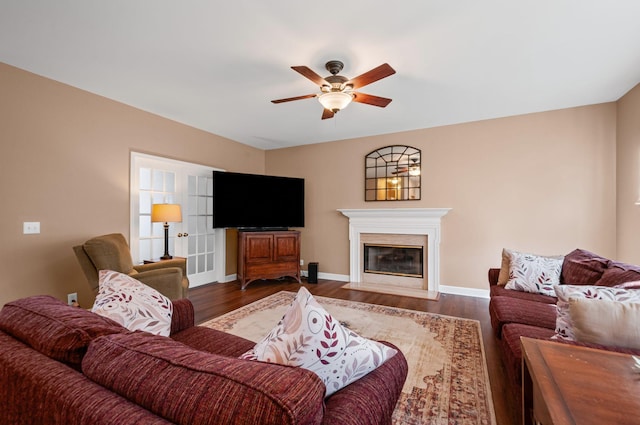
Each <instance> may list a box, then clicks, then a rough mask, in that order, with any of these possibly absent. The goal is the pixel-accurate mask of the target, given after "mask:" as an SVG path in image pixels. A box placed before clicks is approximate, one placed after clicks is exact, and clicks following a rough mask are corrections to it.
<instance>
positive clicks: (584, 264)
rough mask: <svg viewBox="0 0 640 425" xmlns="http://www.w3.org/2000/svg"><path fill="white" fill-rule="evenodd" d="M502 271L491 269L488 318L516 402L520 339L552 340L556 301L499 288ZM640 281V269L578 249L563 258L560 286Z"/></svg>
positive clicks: (519, 381)
mask: <svg viewBox="0 0 640 425" xmlns="http://www.w3.org/2000/svg"><path fill="white" fill-rule="evenodd" d="M499 274H500V269H497V268H495V269H489V274H488V277H489V290H490V301H489V316H490V318H491V326H492V328H493V331H494V335H495V337H496V338H497V340H498V345H499V347H500V350H501V352H502V355H503V361H504V366H505V371H506V374H507V379H508V381H509V384H510V388H511V392H512V393H513V395H514V397H515V400H516V401H517V402H519V401H520V397H521V383H522V379H521V378H522V377H521V373H522V372H521V369H522V348H521V343H520V338H521V337H528V338H535V339H552V337H553V336H554V335H555V328H556V316H557V312H556V302H557V298H556V297H552V296H547V295H542V294H534V293H528V292H520V291H515V290H510V289H506V288H505V287H504V286H500V285H498V276H499ZM634 281H640V267H639V266H634V265H631V264H625V263H620V262H616V261H612V260H609V259H607V258H604V257H601V256H599V255H597V254H594V253H591V252H589V251H586V250H583V249H576V250H574V251H572V252H570V253H569V254H567V255H566V256H565V257H564V260H563V263H562V272H561V276H560V284H561V285H562V284H566V285H598V286H610V287H613V286H623V287H624V286H625V284H626V283H628V282H634ZM559 342H563V343H568V344H574V345H582V346H588V347H594V348H600V349H607V350H614V351H619V352H626V353H631V354H640V351H639V350H631V349H624V348H618V347H615V348H614V347H604V346H601V345H595V344H586V343H579V342H574V341H564V340H559Z"/></svg>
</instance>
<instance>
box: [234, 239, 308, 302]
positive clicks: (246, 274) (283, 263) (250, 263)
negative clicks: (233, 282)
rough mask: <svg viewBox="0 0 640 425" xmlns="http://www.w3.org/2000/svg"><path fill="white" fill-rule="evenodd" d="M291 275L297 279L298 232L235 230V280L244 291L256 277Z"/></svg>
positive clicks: (298, 267)
mask: <svg viewBox="0 0 640 425" xmlns="http://www.w3.org/2000/svg"><path fill="white" fill-rule="evenodd" d="M284 276H291V277H293V278H294V279H296V280H297V281H298V283H302V282H301V281H300V232H299V231H297V230H279V231H264V232H254V231H251V232H246V231H239V232H238V280H239V281H240V287H241V289H242V290H244V289H245V288H246V287H247V285H249V283H251V282H253V281H254V280H258V279H277V278H280V277H284Z"/></svg>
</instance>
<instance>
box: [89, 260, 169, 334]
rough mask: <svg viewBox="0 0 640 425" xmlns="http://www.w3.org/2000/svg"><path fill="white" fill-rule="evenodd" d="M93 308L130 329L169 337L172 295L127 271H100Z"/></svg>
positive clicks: (95, 311) (94, 310)
mask: <svg viewBox="0 0 640 425" xmlns="http://www.w3.org/2000/svg"><path fill="white" fill-rule="evenodd" d="M99 285H100V290H99V291H98V296H97V297H96V301H95V303H94V304H93V309H92V310H91V311H93V312H94V313H97V314H99V315H101V316H104V317H108V318H109V319H111V320H113V321H115V322H117V323H119V324H121V325H122V326H124V327H125V328H127V329H129V330H130V331H135V330H140V331H145V332H149V333H152V334H155V335H161V336H169V334H170V333H171V316H172V315H173V304H172V303H171V300H169V298H167V297H165V296H164V295H162V294H161V293H160V292H158V291H156V290H155V289H153V288H151V287H150V286H147V285H145V284H144V283H142V282H140V281H139V280H136V279H134V278H132V277H131V276H127V275H126V274H122V273H118V272H114V271H112V270H100V274H99Z"/></svg>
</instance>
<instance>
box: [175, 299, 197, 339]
mask: <svg viewBox="0 0 640 425" xmlns="http://www.w3.org/2000/svg"><path fill="white" fill-rule="evenodd" d="M171 302H172V303H173V315H172V316H171V335H173V334H176V333H178V332H181V331H184V330H185V329H189V328H191V327H193V326H194V325H195V311H194V309H193V304H192V303H191V301H190V300H189V299H188V298H182V299H179V300H173V301H171Z"/></svg>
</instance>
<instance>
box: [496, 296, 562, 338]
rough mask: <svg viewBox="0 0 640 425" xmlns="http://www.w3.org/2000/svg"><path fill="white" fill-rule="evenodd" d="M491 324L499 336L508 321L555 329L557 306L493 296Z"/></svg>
mask: <svg viewBox="0 0 640 425" xmlns="http://www.w3.org/2000/svg"><path fill="white" fill-rule="evenodd" d="M489 316H490V318H491V326H492V327H493V329H494V332H495V334H496V336H497V337H498V338H500V337H501V333H502V328H503V326H504V325H505V324H507V323H521V324H525V325H532V326H538V327H543V328H547V329H552V330H553V329H555V326H556V306H555V305H554V304H547V303H537V302H531V301H528V300H523V299H519V298H512V297H500V296H498V297H492V298H491V300H490V301H489Z"/></svg>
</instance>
